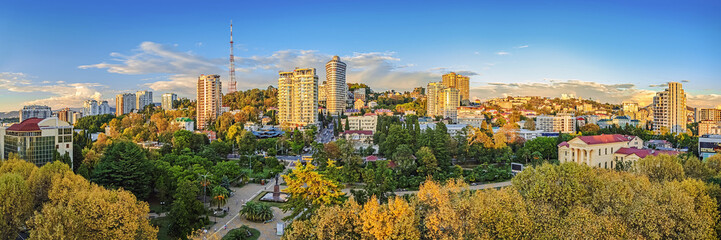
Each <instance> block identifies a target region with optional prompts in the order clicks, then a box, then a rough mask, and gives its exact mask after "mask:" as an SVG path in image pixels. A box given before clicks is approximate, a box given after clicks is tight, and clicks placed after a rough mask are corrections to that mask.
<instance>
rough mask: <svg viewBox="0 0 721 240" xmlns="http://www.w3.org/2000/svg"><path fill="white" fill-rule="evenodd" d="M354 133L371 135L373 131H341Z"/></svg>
mask: <svg viewBox="0 0 721 240" xmlns="http://www.w3.org/2000/svg"><path fill="white" fill-rule="evenodd" d="M354 133H357V134H362V135H373V131H369V130H348V131H345V132H342V133H341V134H354Z"/></svg>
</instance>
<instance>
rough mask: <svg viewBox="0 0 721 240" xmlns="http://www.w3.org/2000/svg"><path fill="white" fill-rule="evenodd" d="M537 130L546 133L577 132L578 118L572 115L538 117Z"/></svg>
mask: <svg viewBox="0 0 721 240" xmlns="http://www.w3.org/2000/svg"><path fill="white" fill-rule="evenodd" d="M536 129H537V130H543V131H545V132H561V133H573V132H576V118H574V117H573V116H570V115H564V116H546V115H541V116H538V117H536Z"/></svg>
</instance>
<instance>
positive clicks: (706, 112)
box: [696, 108, 721, 135]
mask: <svg viewBox="0 0 721 240" xmlns="http://www.w3.org/2000/svg"><path fill="white" fill-rule="evenodd" d="M696 121H697V122H701V121H714V122H721V109H714V108H699V109H698V110H696ZM699 135H700V134H699Z"/></svg>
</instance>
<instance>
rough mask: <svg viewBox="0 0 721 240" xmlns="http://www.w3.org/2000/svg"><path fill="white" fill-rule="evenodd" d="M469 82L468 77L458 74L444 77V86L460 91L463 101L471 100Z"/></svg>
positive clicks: (453, 73) (452, 73)
mask: <svg viewBox="0 0 721 240" xmlns="http://www.w3.org/2000/svg"><path fill="white" fill-rule="evenodd" d="M469 80H470V78H469V77H468V76H463V75H460V74H456V73H455V72H451V73H449V74H445V75H443V85H444V86H446V87H447V88H455V89H458V91H459V93H460V97H461V101H463V100H469V99H470V93H469Z"/></svg>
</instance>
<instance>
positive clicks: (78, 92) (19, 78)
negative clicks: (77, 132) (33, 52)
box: [0, 72, 104, 108]
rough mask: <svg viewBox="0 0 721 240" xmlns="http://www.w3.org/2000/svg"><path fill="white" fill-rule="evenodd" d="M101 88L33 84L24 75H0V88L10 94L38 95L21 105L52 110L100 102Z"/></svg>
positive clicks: (60, 83)
mask: <svg viewBox="0 0 721 240" xmlns="http://www.w3.org/2000/svg"><path fill="white" fill-rule="evenodd" d="M102 87H104V86H103V85H100V84H97V83H66V82H65V81H56V82H55V84H50V81H40V82H34V81H31V80H30V77H29V76H27V75H26V74H24V73H12V72H4V73H0V88H5V89H7V90H8V91H11V92H20V93H28V94H31V93H39V98H38V99H36V100H32V101H28V102H25V103H23V104H42V105H48V106H50V107H52V108H61V107H78V106H81V105H82V102H83V101H85V100H87V99H96V100H101V98H102V94H101V93H100V92H99V91H98V89H99V88H102ZM46 96H49V97H46ZM43 97H45V98H43Z"/></svg>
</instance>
